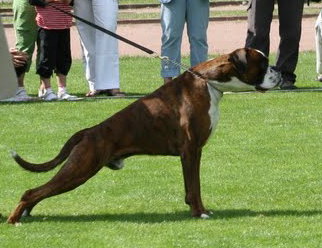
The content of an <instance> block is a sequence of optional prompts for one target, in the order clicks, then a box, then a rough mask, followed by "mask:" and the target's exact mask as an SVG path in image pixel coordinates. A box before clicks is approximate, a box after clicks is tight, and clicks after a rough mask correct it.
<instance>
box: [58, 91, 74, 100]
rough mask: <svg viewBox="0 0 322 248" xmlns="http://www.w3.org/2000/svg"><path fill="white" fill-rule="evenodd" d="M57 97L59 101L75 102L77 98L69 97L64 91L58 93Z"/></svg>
mask: <svg viewBox="0 0 322 248" xmlns="http://www.w3.org/2000/svg"><path fill="white" fill-rule="evenodd" d="M57 96H58V99H59V100H75V99H76V98H77V96H73V95H70V94H68V93H67V92H66V91H58V94H57Z"/></svg>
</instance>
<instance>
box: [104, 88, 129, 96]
mask: <svg viewBox="0 0 322 248" xmlns="http://www.w3.org/2000/svg"><path fill="white" fill-rule="evenodd" d="M104 93H105V94H106V95H108V96H118V97H124V96H125V93H124V92H121V91H120V90H119V89H111V90H104Z"/></svg>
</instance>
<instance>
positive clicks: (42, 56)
mask: <svg viewBox="0 0 322 248" xmlns="http://www.w3.org/2000/svg"><path fill="white" fill-rule="evenodd" d="M71 2H72V0H29V3H30V4H31V5H35V6H36V7H35V8H36V12H37V15H36V22H37V25H38V26H39V30H38V38H37V45H38V49H39V62H38V64H37V74H39V76H40V81H41V86H40V89H39V94H38V96H39V97H41V98H42V99H44V100H45V101H52V100H57V99H66V100H70V99H72V98H75V97H76V96H72V95H69V94H68V93H67V90H66V77H67V74H68V72H69V70H70V67H71V64H72V58H71V51H70V27H71V26H72V17H71V16H69V15H66V14H64V13H62V12H61V11H59V10H57V9H55V8H53V7H51V6H50V5H48V3H50V4H52V5H55V6H57V7H58V8H59V9H62V10H64V11H66V12H71V9H72V7H71ZM53 72H55V73H56V75H57V84H58V93H57V95H56V94H55V93H54V92H53V90H52V89H51V84H50V77H51V76H52V74H53Z"/></svg>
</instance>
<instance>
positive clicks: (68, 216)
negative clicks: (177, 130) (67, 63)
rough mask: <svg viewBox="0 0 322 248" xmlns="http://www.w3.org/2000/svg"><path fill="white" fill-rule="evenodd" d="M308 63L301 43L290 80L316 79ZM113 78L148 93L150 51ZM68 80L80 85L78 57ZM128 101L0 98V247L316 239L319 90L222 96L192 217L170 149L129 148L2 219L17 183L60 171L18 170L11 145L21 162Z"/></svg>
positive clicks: (152, 66) (306, 82)
mask: <svg viewBox="0 0 322 248" xmlns="http://www.w3.org/2000/svg"><path fill="white" fill-rule="evenodd" d="M314 62H315V58H314V54H313V53H310V52H308V53H301V56H300V60H299V64H298V69H297V75H298V86H300V87H319V86H321V85H320V84H319V83H317V82H315V81H314V77H315V73H314V68H315V64H314ZM142 68H149V69H142ZM121 82H122V89H123V90H124V91H126V92H129V93H132V94H146V93H149V92H151V91H153V90H154V89H156V88H157V87H159V86H160V85H161V79H160V77H159V61H158V60H156V59H149V58H143V57H135V58H129V57H127V58H122V59H121ZM37 84H38V78H37V77H36V76H35V75H34V74H33V73H29V74H28V77H27V86H28V87H27V88H28V91H29V92H31V93H33V94H35V93H36V90H37V86H38V85H37ZM69 89H70V93H72V94H78V95H82V94H84V93H85V92H86V91H87V86H86V84H85V80H84V78H83V72H82V65H81V63H80V62H79V61H74V65H73V68H72V71H71V73H70V75H69ZM132 101H134V100H133V99H96V100H84V101H78V102H50V103H45V102H35V103H16V104H9V103H1V104H0V123H1V129H0V137H1V141H0V189H1V190H0V196H1V198H0V213H1V214H2V217H0V247H14V248H16V247H95V248H96V247H113V248H114V247H149V248H151V247H165V248H169V247H189V248H190V247H211V248H212V247H227V248H231V247H254V248H258V247H268V248H271V247H291V248H294V247H299V248H303V247H317V248H318V247H321V243H322V170H321V158H322V156H321V151H322V142H321V140H322V128H321V123H322V107H321V102H322V93H321V92H297V93H295V92H289V93H281V92H270V93H266V94H261V93H252V94H229V95H225V96H224V98H223V100H222V102H221V104H220V105H221V120H220V122H219V125H218V129H217V130H216V132H215V133H214V134H213V135H212V137H211V138H210V140H209V142H208V144H207V145H206V146H205V148H204V151H203V157H202V167H201V177H202V179H201V182H202V194H203V200H204V203H205V205H206V206H207V207H208V208H210V209H212V210H213V212H214V214H213V216H212V218H211V219H208V220H199V219H193V218H191V217H190V215H189V214H190V213H189V209H188V207H187V206H186V205H185V204H184V201H183V198H184V193H183V179H182V173H181V165H180V160H179V158H176V157H159V156H157V157H150V156H136V157H131V158H129V159H127V160H126V166H125V168H124V169H123V170H121V171H111V170H109V169H107V168H106V169H105V168H104V169H102V170H101V171H100V172H99V173H98V174H97V176H95V177H94V178H92V179H91V180H90V181H88V182H87V183H86V184H84V185H83V186H81V187H79V188H77V189H76V190H74V191H72V192H69V193H65V194H63V195H59V196H56V197H53V198H50V199H46V200H44V201H43V202H41V203H40V204H39V205H38V206H37V207H36V208H35V209H34V212H33V214H34V216H33V217H32V218H23V219H22V226H19V227H14V226H11V225H7V224H6V223H5V221H6V218H7V216H8V215H9V213H10V212H11V211H12V210H13V208H14V207H15V206H16V204H17V203H18V200H19V198H20V197H21V195H22V193H23V192H24V191H25V190H26V189H29V188H32V187H35V186H38V185H40V184H42V183H44V182H46V181H47V180H49V178H51V177H52V176H53V175H54V174H55V173H56V172H57V170H55V171H52V172H48V173H44V174H33V173H30V172H26V171H24V170H23V169H21V168H19V167H18V165H17V164H15V163H14V161H13V160H12V159H11V158H10V155H9V151H10V149H15V150H16V151H17V152H18V153H20V154H21V155H22V156H23V157H24V158H26V159H28V160H30V161H34V162H38V161H39V162H40V161H45V160H48V159H50V158H52V157H53V156H55V155H56V154H57V152H58V151H59V149H60V148H61V146H62V144H63V143H64V142H65V141H66V139H68V138H69V137H70V136H71V135H72V134H73V133H74V132H76V131H78V130H80V129H83V128H86V127H89V126H92V125H95V124H97V123H99V122H101V121H102V120H104V119H105V118H107V117H108V116H111V115H112V114H113V113H115V112H116V111H118V110H120V109H122V108H124V107H125V106H127V105H128V104H130V103H131V102H132ZM133 132H135V130H133Z"/></svg>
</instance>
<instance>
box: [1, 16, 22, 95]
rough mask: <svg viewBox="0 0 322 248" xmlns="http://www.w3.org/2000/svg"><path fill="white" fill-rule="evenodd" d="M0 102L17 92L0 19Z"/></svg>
mask: <svg viewBox="0 0 322 248" xmlns="http://www.w3.org/2000/svg"><path fill="white" fill-rule="evenodd" d="M0 61H1V66H0V100H1V99H7V98H10V97H13V96H14V95H15V92H16V90H17V87H18V85H17V77H16V73H15V71H14V67H13V63H12V58H11V55H10V54H9V49H8V44H7V39H6V36H5V33H4V30H3V26H2V22H1V18H0Z"/></svg>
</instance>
